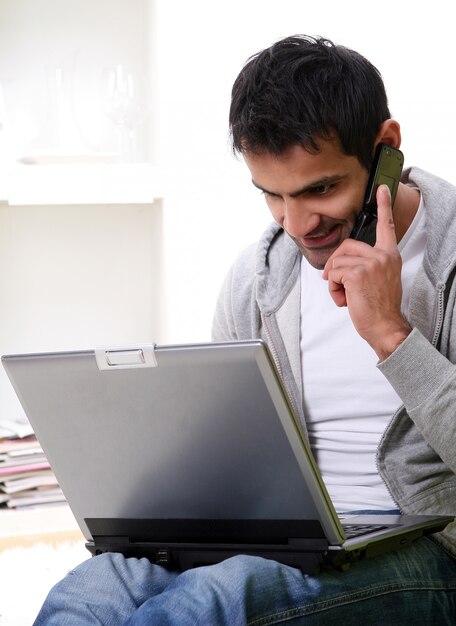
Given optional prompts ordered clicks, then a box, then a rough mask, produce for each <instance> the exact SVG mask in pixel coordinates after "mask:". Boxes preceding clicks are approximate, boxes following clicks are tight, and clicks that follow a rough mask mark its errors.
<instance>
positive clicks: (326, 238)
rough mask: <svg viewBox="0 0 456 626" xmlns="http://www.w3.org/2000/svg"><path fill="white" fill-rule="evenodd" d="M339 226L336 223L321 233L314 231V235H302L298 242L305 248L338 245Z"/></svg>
mask: <svg viewBox="0 0 456 626" xmlns="http://www.w3.org/2000/svg"><path fill="white" fill-rule="evenodd" d="M341 228H342V227H341V225H340V224H336V225H335V226H333V227H332V228H331V229H330V230H329V231H328V230H325V231H324V232H322V233H316V234H314V235H308V236H307V237H302V238H301V240H300V243H301V245H302V246H304V247H305V248H312V249H320V248H332V247H334V246H336V245H338V244H339V242H340V237H341Z"/></svg>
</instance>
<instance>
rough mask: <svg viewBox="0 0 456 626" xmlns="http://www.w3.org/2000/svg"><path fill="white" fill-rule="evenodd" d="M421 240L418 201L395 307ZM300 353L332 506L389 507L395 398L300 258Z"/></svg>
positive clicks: (343, 312)
mask: <svg viewBox="0 0 456 626" xmlns="http://www.w3.org/2000/svg"><path fill="white" fill-rule="evenodd" d="M425 243H426V230H425V211H424V206H423V202H422V200H421V202H420V206H419V208H418V211H417V213H416V215H415V218H414V220H413V222H412V224H411V225H410V227H409V229H408V230H407V232H406V234H405V235H404V237H403V238H402V240H401V241H400V243H399V246H398V247H399V251H400V253H401V256H402V262H403V265H402V286H403V296H402V311H403V313H404V314H405V316H407V311H408V303H409V298H410V289H411V284H412V281H413V279H414V276H415V274H416V271H417V269H418V267H419V266H420V264H421V262H422V259H423V254H424V247H425ZM301 293H302V295H301V358H302V376H303V389H304V409H305V412H306V421H307V425H308V429H309V437H310V444H311V446H312V449H313V452H314V454H315V456H316V459H317V463H318V466H319V468H320V471H321V473H322V475H323V479H324V481H325V484H326V487H327V489H328V491H329V494H330V496H331V499H332V501H333V503H334V506H335V508H336V510H337V511H339V512H345V511H353V510H361V509H393V508H396V504H395V503H394V501H393V500H392V497H391V495H390V494H389V492H388V490H387V489H386V486H385V484H384V483H383V481H382V479H381V478H380V476H379V474H378V470H377V467H376V462H375V456H376V451H377V447H378V444H379V441H380V438H381V436H382V434H383V432H384V430H385V428H386V426H387V424H388V423H389V421H390V420H391V417H392V415H393V414H394V413H395V412H396V410H397V409H398V408H399V406H400V405H401V404H402V402H401V400H400V398H399V396H398V395H397V394H396V392H395V391H394V389H393V388H392V387H391V385H390V384H389V383H388V381H387V380H386V378H385V377H384V376H383V375H382V374H381V373H380V371H379V370H378V368H377V367H376V364H377V362H378V358H377V355H376V354H375V352H374V351H373V350H372V348H371V347H370V346H369V344H368V343H367V342H366V341H364V340H363V339H362V338H361V337H360V336H359V335H358V333H357V332H356V330H355V328H354V326H353V324H352V322H351V320H350V316H349V314H348V309H347V308H346V307H344V308H339V307H337V306H336V305H335V304H334V302H333V300H332V298H331V296H330V295H329V292H328V283H327V281H325V280H323V279H322V271H321V270H317V269H315V268H313V267H312V266H311V265H310V264H309V263H308V262H307V261H306V260H305V259H304V258H303V260H302V263H301Z"/></svg>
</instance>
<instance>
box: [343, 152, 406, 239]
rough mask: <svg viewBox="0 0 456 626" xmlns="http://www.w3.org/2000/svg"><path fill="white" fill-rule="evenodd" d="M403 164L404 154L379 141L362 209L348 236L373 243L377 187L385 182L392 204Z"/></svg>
mask: <svg viewBox="0 0 456 626" xmlns="http://www.w3.org/2000/svg"><path fill="white" fill-rule="evenodd" d="M403 166H404V155H403V154H402V152H401V151H400V150H398V149H397V148H393V147H392V146H388V145H387V144H385V143H380V144H378V146H377V149H376V152H375V157H374V162H373V163H372V168H371V171H370V174H369V180H368V182H367V187H366V194H365V196H364V203H363V210H362V211H361V213H360V214H359V215H358V218H357V220H356V222H355V225H354V227H353V230H352V232H351V233H350V237H351V238H352V239H358V240H359V241H365V242H366V243H368V244H370V245H371V246H374V245H375V241H376V230H377V189H378V186H379V185H383V184H386V185H388V187H389V190H390V192H391V206H393V205H394V200H395V198H396V192H397V188H398V186H399V181H400V179H401V173H402V168H403Z"/></svg>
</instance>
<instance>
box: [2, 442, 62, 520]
mask: <svg viewBox="0 0 456 626" xmlns="http://www.w3.org/2000/svg"><path fill="white" fill-rule="evenodd" d="M63 501H65V497H64V495H63V493H62V490H61V489H60V487H59V485H58V483H57V479H56V477H55V475H54V473H53V472H52V470H51V467H50V465H49V462H48V460H47V459H46V456H45V454H44V452H43V450H42V448H41V446H40V444H39V443H38V441H37V439H36V437H35V436H34V435H31V436H28V437H24V438H22V439H20V438H12V439H7V438H3V439H0V507H8V508H22V507H34V506H43V505H49V504H55V503H57V502H63Z"/></svg>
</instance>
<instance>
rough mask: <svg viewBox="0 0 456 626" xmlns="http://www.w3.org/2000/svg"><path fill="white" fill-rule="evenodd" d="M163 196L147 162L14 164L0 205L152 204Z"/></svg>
mask: <svg viewBox="0 0 456 626" xmlns="http://www.w3.org/2000/svg"><path fill="white" fill-rule="evenodd" d="M162 197H163V185H162V180H161V176H160V174H159V172H158V170H157V168H155V167H154V166H152V165H151V164H149V163H131V164H130V163H129V164H124V163H80V162H74V163H69V162H68V161H62V162H60V163H56V162H54V163H40V164H24V163H15V164H13V165H12V166H10V168H9V175H8V183H7V184H3V185H1V186H0V202H7V203H8V204H9V205H11V206H33V205H46V206H47V205H84V204H152V203H153V202H154V201H155V200H157V199H158V198H162Z"/></svg>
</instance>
